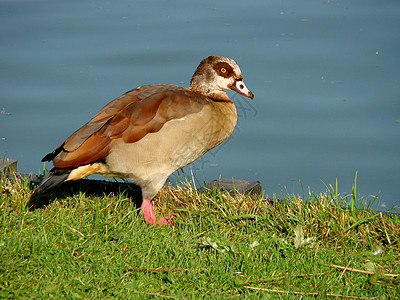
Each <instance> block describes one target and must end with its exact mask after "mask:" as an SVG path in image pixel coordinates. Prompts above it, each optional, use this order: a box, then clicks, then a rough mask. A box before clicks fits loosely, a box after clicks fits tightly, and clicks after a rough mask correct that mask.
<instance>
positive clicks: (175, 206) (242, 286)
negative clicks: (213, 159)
mask: <svg viewBox="0 0 400 300" xmlns="http://www.w3.org/2000/svg"><path fill="white" fill-rule="evenodd" d="M1 185H2V188H1V190H0V192H1V194H0V196H1V201H0V298H12V299H16V298H34V297H35V298H50V297H53V298H133V299H135V298H139V299H143V298H178V299H199V298H200V297H201V296H206V297H214V298H217V299H218V298H219V299H226V298H228V299H229V298H250V299H253V298H254V299H256V298H268V297H271V298H273V299H280V298H282V299H292V298H293V299H298V298H300V297H303V299H304V298H306V299H313V298H318V299H321V298H322V299H324V298H326V299H331V298H334V297H342V298H346V299H378V298H379V299H394V298H395V297H396V295H400V278H399V276H397V274H399V273H400V232H399V228H400V218H399V217H398V216H396V215H386V214H381V213H376V212H373V211H370V210H361V209H360V208H364V204H363V203H362V201H360V199H357V198H356V197H353V198H352V197H351V196H350V198H341V196H340V195H338V194H337V193H336V192H335V188H332V187H328V188H329V191H328V192H327V193H325V194H320V195H313V194H309V195H306V196H305V198H307V199H303V200H301V199H299V198H297V197H294V196H291V195H286V196H285V197H286V199H284V200H283V201H276V202H274V203H273V204H271V203H270V202H269V201H266V200H264V199H252V198H250V197H246V196H242V195H236V196H235V197H232V196H230V195H229V194H228V193H225V192H220V191H216V190H213V191H209V192H205V193H201V194H199V193H197V192H195V191H194V190H193V189H191V188H179V187H178V188H173V187H165V188H164V189H163V190H162V191H161V192H160V193H159V195H158V196H157V198H156V199H155V201H154V202H155V211H156V214H159V215H160V214H169V213H171V212H175V213H177V215H178V216H177V218H176V219H175V222H176V225H175V226H174V227H161V228H159V227H155V226H149V225H148V224H146V223H145V222H144V221H143V220H142V219H141V217H140V216H139V215H138V213H137V210H136V208H135V206H134V205H133V204H132V201H131V200H130V199H129V198H128V196H127V193H124V192H121V193H111V194H107V193H106V194H103V195H101V193H100V195H98V194H99V193H97V194H92V193H87V192H86V193H85V191H83V190H81V191H74V192H71V190H69V189H68V187H67V188H63V189H59V190H57V191H54V192H53V194H51V195H50V196H51V198H54V200H53V201H52V202H50V203H49V204H48V205H46V206H44V207H42V208H39V209H35V210H29V209H28V207H27V203H28V201H29V198H30V197H31V195H32V193H33V187H32V186H31V184H29V183H28V182H27V181H24V180H23V181H18V180H17V181H14V182H8V181H7V182H6V181H5V179H4V178H2V181H1ZM347 200H348V201H347ZM346 203H350V204H346Z"/></svg>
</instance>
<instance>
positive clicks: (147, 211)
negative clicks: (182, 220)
mask: <svg viewBox="0 0 400 300" xmlns="http://www.w3.org/2000/svg"><path fill="white" fill-rule="evenodd" d="M141 209H142V214H143V218H144V219H145V220H146V221H147V222H149V223H150V224H154V223H155V224H156V225H171V226H173V225H174V221H173V220H172V217H174V216H175V215H176V214H172V215H170V216H165V217H161V218H160V219H159V220H158V221H155V220H156V218H155V216H154V212H153V205H152V203H151V200H150V199H143V202H142V206H141Z"/></svg>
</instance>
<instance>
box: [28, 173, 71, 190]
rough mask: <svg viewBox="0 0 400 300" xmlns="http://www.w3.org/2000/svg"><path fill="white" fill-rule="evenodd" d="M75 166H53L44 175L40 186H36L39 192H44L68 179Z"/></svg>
mask: <svg viewBox="0 0 400 300" xmlns="http://www.w3.org/2000/svg"><path fill="white" fill-rule="evenodd" d="M73 169H74V168H53V169H51V170H50V171H49V172H48V173H46V175H45V176H44V177H43V179H42V181H41V182H40V183H39V186H38V187H37V188H36V191H37V192H38V193H43V192H45V191H47V190H49V189H52V188H54V187H56V186H58V185H60V184H61V183H63V182H64V181H65V180H67V179H68V176H69V174H70V173H71V171H72V170H73Z"/></svg>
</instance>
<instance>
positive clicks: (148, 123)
mask: <svg viewBox="0 0 400 300" xmlns="http://www.w3.org/2000/svg"><path fill="white" fill-rule="evenodd" d="M208 101H210V100H209V99H208V98H207V97H204V96H202V95H199V94H197V93H194V92H191V91H189V90H188V89H185V88H182V87H179V86H175V85H148V86H142V87H139V88H136V89H133V90H131V91H129V92H127V93H125V94H124V95H122V96H120V97H118V98H116V99H115V100H113V101H111V102H110V103H109V104H107V105H106V106H105V107H103V108H102V109H101V110H100V111H99V112H98V113H97V114H96V115H95V116H94V117H93V118H92V119H91V120H90V121H89V122H88V123H86V124H85V125H84V126H82V127H81V128H80V129H78V130H77V131H75V132H74V133H73V134H72V135H71V136H70V137H68V138H67V139H66V140H65V141H64V142H63V143H62V144H61V145H60V146H59V147H58V148H56V149H55V150H54V151H53V152H51V153H49V154H47V155H46V156H45V157H44V158H43V159H42V161H47V160H53V163H54V166H55V167H57V168H66V167H76V166H79V165H84V164H87V163H91V162H94V161H97V160H100V159H102V158H104V157H106V156H107V155H108V154H109V153H110V146H111V141H112V140H113V139H118V138H122V139H123V140H124V142H125V143H134V142H136V141H138V140H140V139H142V138H143V137H144V136H145V135H146V134H148V133H151V132H157V131H159V130H160V129H161V128H162V127H163V125H164V124H165V123H166V122H168V121H170V120H172V119H180V118H182V117H184V116H186V115H188V114H191V113H195V112H199V111H200V110H201V109H202V108H203V105H205V104H206V103H207V102H208ZM157 146H158V145H157Z"/></svg>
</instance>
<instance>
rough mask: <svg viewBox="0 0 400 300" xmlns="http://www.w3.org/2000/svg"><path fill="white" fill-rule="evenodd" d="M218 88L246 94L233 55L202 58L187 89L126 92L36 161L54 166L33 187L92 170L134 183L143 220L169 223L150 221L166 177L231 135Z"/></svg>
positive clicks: (230, 116) (231, 121)
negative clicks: (140, 198)
mask: <svg viewBox="0 0 400 300" xmlns="http://www.w3.org/2000/svg"><path fill="white" fill-rule="evenodd" d="M225 89H231V90H234V91H236V92H238V93H239V94H240V95H243V96H245V97H249V98H251V99H253V97H254V96H253V93H252V92H250V91H249V90H248V89H247V87H246V86H245V84H244V82H243V76H242V74H241V72H240V69H239V67H238V65H237V64H236V63H235V61H233V60H232V59H230V58H227V57H223V56H209V57H207V58H205V59H204V60H202V61H201V63H200V65H199V66H198V67H197V69H196V71H195V73H194V75H193V77H192V79H191V81H190V87H189V88H184V87H180V86H176V85H171V84H155V85H145V86H139V87H137V88H135V89H133V90H130V91H128V92H126V93H125V94H123V95H122V96H120V97H118V98H116V99H114V100H113V101H111V102H110V103H108V104H107V105H106V106H105V107H103V108H102V109H101V110H100V111H99V112H98V113H97V114H96V115H95V116H94V117H93V118H92V119H91V120H90V121H89V122H88V123H86V124H85V125H83V126H82V127H81V128H79V129H78V130H77V131H75V132H74V133H73V134H72V135H71V136H70V137H68V138H67V139H66V140H65V141H64V142H63V143H62V144H61V145H60V146H58V147H57V148H56V149H55V150H54V151H53V152H51V153H49V154H47V155H46V156H45V157H44V158H43V159H42V161H50V160H52V161H53V164H54V168H53V169H51V170H50V171H49V172H48V173H47V174H46V175H45V176H44V178H43V179H42V181H41V182H40V184H39V186H38V188H37V192H39V193H42V192H44V191H46V190H48V189H50V188H53V187H55V186H57V185H59V184H61V183H62V182H64V181H69V180H78V179H81V178H83V177H86V176H89V175H91V174H95V173H97V174H101V175H103V176H106V177H110V176H112V177H121V178H131V179H132V180H133V181H134V182H135V183H137V184H138V185H139V186H140V187H141V189H142V195H143V201H142V205H141V211H142V214H143V217H144V219H145V220H146V221H147V222H149V223H151V224H170V225H173V220H172V216H173V215H171V216H166V217H161V218H160V219H159V220H157V221H156V220H155V216H154V213H153V207H152V202H151V200H152V199H153V197H154V196H155V195H156V194H157V193H158V191H159V190H160V189H161V187H162V186H163V185H164V183H165V181H166V179H167V178H168V176H169V175H171V174H172V173H173V172H175V171H176V170H178V169H180V168H182V167H184V166H186V165H188V164H189V163H191V162H193V161H194V160H196V159H197V158H199V157H200V156H202V155H203V154H204V153H206V152H207V151H208V150H210V149H212V148H214V147H215V146H217V145H219V144H221V143H222V142H223V141H225V140H226V139H227V138H228V137H229V135H230V134H231V133H232V131H233V129H234V127H235V125H236V120H237V114H236V108H235V105H234V104H233V102H232V101H231V99H229V97H228V95H227V94H226V93H225V92H224V91H223V90H225Z"/></svg>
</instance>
